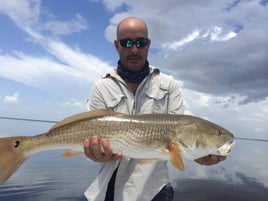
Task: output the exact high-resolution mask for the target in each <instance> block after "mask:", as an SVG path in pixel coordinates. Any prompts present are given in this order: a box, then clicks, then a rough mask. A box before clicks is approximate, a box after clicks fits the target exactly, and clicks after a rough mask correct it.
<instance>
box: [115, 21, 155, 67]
mask: <svg viewBox="0 0 268 201" xmlns="http://www.w3.org/2000/svg"><path fill="white" fill-rule="evenodd" d="M147 37H148V36H147V33H146V30H145V29H144V28H143V27H140V26H124V27H122V28H121V29H120V31H119V34H118V39H117V40H115V41H114V45H115V48H116V49H117V52H118V53H119V58H120V61H121V64H122V65H123V66H124V67H125V68H127V69H128V70H130V71H138V70H141V69H142V68H143V66H144V64H145V62H146V60H147V55H148V51H149V47H150V42H151V41H150V40H149V39H148V43H147V44H146V45H145V46H144V47H137V43H136V44H133V46H132V47H130V48H127V47H124V46H122V45H121V44H120V40H121V39H130V41H133V42H136V41H137V39H142V38H144V39H147Z"/></svg>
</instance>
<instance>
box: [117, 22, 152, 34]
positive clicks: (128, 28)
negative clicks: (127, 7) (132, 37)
mask: <svg viewBox="0 0 268 201" xmlns="http://www.w3.org/2000/svg"><path fill="white" fill-rule="evenodd" d="M131 32H132V33H141V34H143V35H144V37H145V38H148V29H147V25H146V24H145V22H144V21H143V20H141V19H139V18H137V17H128V18H125V19H123V20H122V21H121V22H120V23H119V24H118V26H117V39H120V38H124V36H125V35H127V34H128V33H131Z"/></svg>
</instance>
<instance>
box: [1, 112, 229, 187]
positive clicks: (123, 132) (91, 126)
mask: <svg viewBox="0 0 268 201" xmlns="http://www.w3.org/2000/svg"><path fill="white" fill-rule="evenodd" d="M96 134H97V135H98V136H99V137H100V138H102V139H107V140H108V142H109V143H110V146H111V148H112V150H113V152H114V153H116V152H118V151H121V152H122V153H123V156H124V157H128V158H133V159H140V160H141V161H142V160H148V161H149V160H170V162H171V164H172V165H173V166H174V167H176V168H178V169H180V170H184V162H183V158H187V159H191V160H193V159H197V158H200V157H203V156H207V155H209V154H215V155H222V156H225V155H228V154H229V153H230V151H231V149H232V147H233V145H234V136H233V135H232V134H231V133H230V132H229V131H227V130H226V129H224V128H222V127H220V126H218V125H216V124H214V123H212V122H210V121H207V120H205V119H202V118H199V117H196V116H191V115H182V114H180V115H177V114H138V115H126V114H121V113H116V112H114V111H111V110H95V111H90V112H84V113H80V114H77V115H74V116H70V117H68V118H66V119H64V120H62V121H60V122H59V123H57V124H55V125H54V126H53V127H52V128H51V129H50V130H49V131H48V132H47V133H43V134H40V135H36V136H17V137H5V138H0V184H1V183H3V182H5V181H6V180H7V179H8V178H9V177H10V176H11V175H12V174H13V173H14V172H15V171H16V170H17V169H18V168H19V167H20V166H21V164H22V163H23V162H24V161H25V160H26V159H27V158H29V157H30V156H31V155H33V154H35V153H37V152H40V151H45V150H51V149H66V150H67V151H66V152H65V153H64V157H66V158H68V157H71V156H74V155H77V153H80V154H81V153H83V142H84V140H85V139H86V138H90V137H92V136H93V135H96ZM70 150H74V151H70Z"/></svg>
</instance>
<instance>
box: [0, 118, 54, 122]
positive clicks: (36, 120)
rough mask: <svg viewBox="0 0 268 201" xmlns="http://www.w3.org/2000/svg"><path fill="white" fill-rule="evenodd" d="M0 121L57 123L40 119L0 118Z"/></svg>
mask: <svg viewBox="0 0 268 201" xmlns="http://www.w3.org/2000/svg"><path fill="white" fill-rule="evenodd" d="M0 119H8V120H17V121H35V122H42V123H58V121H50V120H41V119H23V118H13V117H0Z"/></svg>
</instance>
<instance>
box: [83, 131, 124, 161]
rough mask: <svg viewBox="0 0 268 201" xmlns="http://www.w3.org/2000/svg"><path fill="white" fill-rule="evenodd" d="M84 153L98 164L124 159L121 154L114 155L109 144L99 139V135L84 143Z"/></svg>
mask: <svg viewBox="0 0 268 201" xmlns="http://www.w3.org/2000/svg"><path fill="white" fill-rule="evenodd" d="M84 152H85V155H86V156H87V157H88V158H90V159H91V160H93V161H96V162H109V161H112V160H118V159H120V158H121V157H122V153H121V152H118V153H116V154H113V152H112V149H111V147H110V144H109V142H108V141H107V140H105V139H99V137H98V136H97V135H96V136H93V137H91V138H90V139H86V140H85V141H84Z"/></svg>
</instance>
